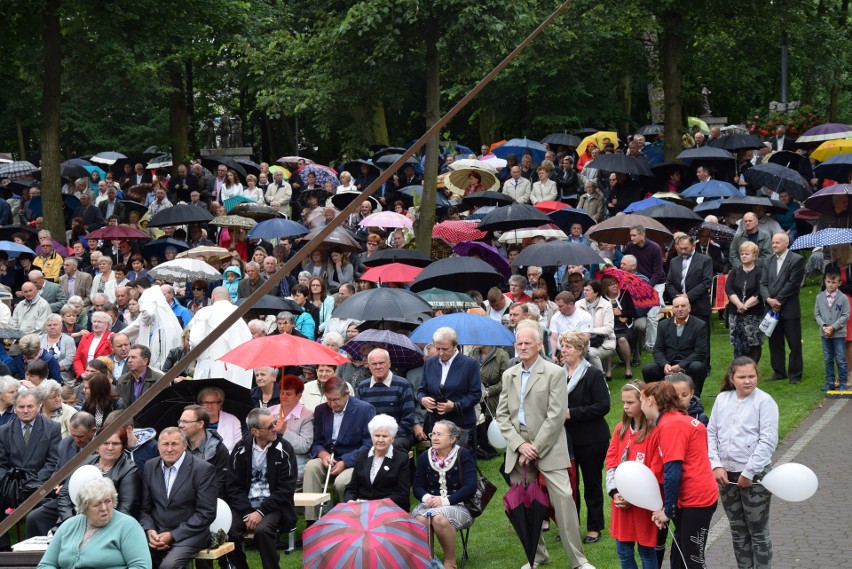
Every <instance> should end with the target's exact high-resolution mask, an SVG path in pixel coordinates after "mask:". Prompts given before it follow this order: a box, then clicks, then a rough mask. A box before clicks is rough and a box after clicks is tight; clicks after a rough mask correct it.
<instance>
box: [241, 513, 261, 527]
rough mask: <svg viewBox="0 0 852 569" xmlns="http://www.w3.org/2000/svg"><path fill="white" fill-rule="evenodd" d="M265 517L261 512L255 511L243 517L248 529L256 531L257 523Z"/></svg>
mask: <svg viewBox="0 0 852 569" xmlns="http://www.w3.org/2000/svg"><path fill="white" fill-rule="evenodd" d="M262 519H263V516H261V515H260V513H259V512H257V511H254V512H252V513H250V514H249V515H247V516H245V517H244V518H243V522H244V523H245V524H246V529H248V530H251V531H254V530H255V528H256V527H257V524H259V523H260V521H261V520H262Z"/></svg>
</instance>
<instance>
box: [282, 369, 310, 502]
mask: <svg viewBox="0 0 852 569" xmlns="http://www.w3.org/2000/svg"><path fill="white" fill-rule="evenodd" d="M304 391H305V384H304V383H303V382H302V380H301V379H300V378H299V377H298V376H295V375H285V376H284V377H282V378H281V382H280V384H279V394H280V399H281V405H280V407H279V408H278V422H277V427H276V430H277V431H278V433H280V434H281V436H283V437H284V440H286V441H287V442H288V443H290V444H291V445H293V451H295V453H296V465H297V466H298V468H299V476H298V479H297V482H296V483H297V484H298V486H299V487H300V486H301V484H302V478H303V477H304V475H305V464H307V462H308V460H309V459H310V452H311V445H312V444H313V442H314V412H313V410H312V409H308V408H307V407H305V406H304V405H303V404H302V402H301V401H300V400H301V398H302V393H303V392H304Z"/></svg>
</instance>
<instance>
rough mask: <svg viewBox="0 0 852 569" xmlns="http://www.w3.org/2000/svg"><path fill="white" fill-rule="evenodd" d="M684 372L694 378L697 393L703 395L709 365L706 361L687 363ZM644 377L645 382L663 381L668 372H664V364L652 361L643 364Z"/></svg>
mask: <svg viewBox="0 0 852 569" xmlns="http://www.w3.org/2000/svg"><path fill="white" fill-rule="evenodd" d="M683 372H684V373H685V374H686V375H688V376H689V377H691V378H692V382H693V383H694V384H695V394H696V395H698V396H699V397H700V396H701V390H702V389H703V388H704V380H705V379H707V365H706V364H705V363H704V362H691V363H689V364H687V365H686V366H685V367H684V369H683ZM642 377H643V378H645V383H650V382H652V381H662V380H664V379H665V377H666V374H665V373H663V366H661V365H659V364H658V363H656V362H651V363H649V364H645V365H644V366H642Z"/></svg>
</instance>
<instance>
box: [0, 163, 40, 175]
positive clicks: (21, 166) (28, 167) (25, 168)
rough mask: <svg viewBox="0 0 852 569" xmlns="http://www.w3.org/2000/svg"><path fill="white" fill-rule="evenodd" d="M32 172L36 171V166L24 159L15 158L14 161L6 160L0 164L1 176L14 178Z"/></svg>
mask: <svg viewBox="0 0 852 569" xmlns="http://www.w3.org/2000/svg"><path fill="white" fill-rule="evenodd" d="M33 172H38V167H36V165H35V164H33V163H32V162H27V161H26V160H16V161H15V162H8V163H6V164H3V165H2V166H0V176H1V177H3V178H16V177H18V176H26V175H27V174H32V173H33Z"/></svg>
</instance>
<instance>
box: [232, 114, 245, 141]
mask: <svg viewBox="0 0 852 569" xmlns="http://www.w3.org/2000/svg"><path fill="white" fill-rule="evenodd" d="M231 132H233V133H234V134H233V139H234V144H233V145H232V146H233V147H234V148H242V146H243V121H242V119H240V115H234V124H233V126H232V128H231Z"/></svg>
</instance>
